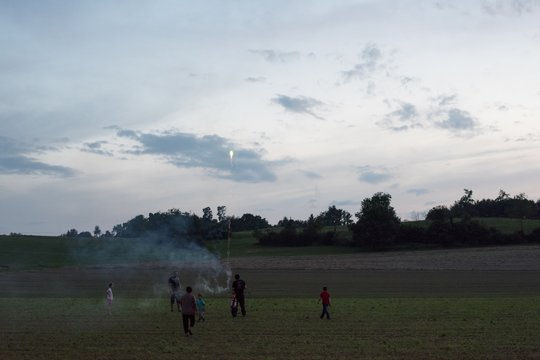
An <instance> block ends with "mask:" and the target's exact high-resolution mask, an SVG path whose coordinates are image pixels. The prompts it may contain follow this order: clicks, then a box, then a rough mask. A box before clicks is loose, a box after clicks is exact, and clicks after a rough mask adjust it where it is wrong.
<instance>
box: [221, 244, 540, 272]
mask: <svg viewBox="0 0 540 360" xmlns="http://www.w3.org/2000/svg"><path fill="white" fill-rule="evenodd" d="M231 266H232V267H233V268H235V269H305V270H310V269H321V270H344V269H349V270H475V271H486V270H497V271H499V270H527V271H530V270H535V271H540V245H523V246H506V247H483V248H470V249H448V250H424V251H389V252H379V253H358V254H350V255H325V256H298V257H288V256H287V257H286V256H282V257H261V256H254V257H242V258H234V259H232V260H231Z"/></svg>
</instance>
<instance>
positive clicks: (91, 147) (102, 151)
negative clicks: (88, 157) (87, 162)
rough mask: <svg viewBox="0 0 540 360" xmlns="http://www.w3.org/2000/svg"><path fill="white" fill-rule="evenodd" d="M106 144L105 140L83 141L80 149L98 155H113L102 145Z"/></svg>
mask: <svg viewBox="0 0 540 360" xmlns="http://www.w3.org/2000/svg"><path fill="white" fill-rule="evenodd" d="M107 144H108V142H107V141H95V142H92V143H84V144H83V148H82V151H83V152H89V153H93V154H98V155H104V156H113V153H112V151H110V150H107V149H106V148H105V147H104V145H107Z"/></svg>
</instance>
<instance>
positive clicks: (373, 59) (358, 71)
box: [342, 44, 383, 81]
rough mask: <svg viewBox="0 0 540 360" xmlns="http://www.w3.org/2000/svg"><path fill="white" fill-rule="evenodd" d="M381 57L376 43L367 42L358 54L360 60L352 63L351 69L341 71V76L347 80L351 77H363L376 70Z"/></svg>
mask: <svg viewBox="0 0 540 360" xmlns="http://www.w3.org/2000/svg"><path fill="white" fill-rule="evenodd" d="M382 58H383V54H382V52H381V50H379V48H378V47H377V45H376V44H368V45H366V47H365V48H364V49H363V50H362V53H361V54H360V60H361V62H359V63H358V64H356V65H354V66H353V68H352V69H349V70H345V71H343V72H342V74H343V77H344V78H345V80H347V81H348V80H352V79H365V78H367V77H369V76H370V75H371V74H372V73H374V72H375V71H376V70H377V68H378V67H379V65H380V63H381V60H382Z"/></svg>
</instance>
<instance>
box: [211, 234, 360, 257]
mask: <svg viewBox="0 0 540 360" xmlns="http://www.w3.org/2000/svg"><path fill="white" fill-rule="evenodd" d="M208 247H209V249H210V250H211V251H213V252H215V253H217V254H219V255H220V256H221V257H222V258H226V257H227V248H228V247H229V253H230V256H234V257H243V256H300V255H324V254H350V253H351V252H355V251H358V249H357V248H354V247H346V246H322V245H321V246H298V247H293V246H262V245H259V243H258V240H257V238H255V236H254V235H253V232H252V231H242V232H237V233H233V234H232V237H231V241H230V243H229V241H228V240H214V241H211V242H209V243H208Z"/></svg>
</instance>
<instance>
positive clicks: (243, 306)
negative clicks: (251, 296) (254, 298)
mask: <svg viewBox="0 0 540 360" xmlns="http://www.w3.org/2000/svg"><path fill="white" fill-rule="evenodd" d="M238 304H239V305H240V309H241V311H242V316H246V299H245V298H244V297H243V296H242V297H241V298H238Z"/></svg>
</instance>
